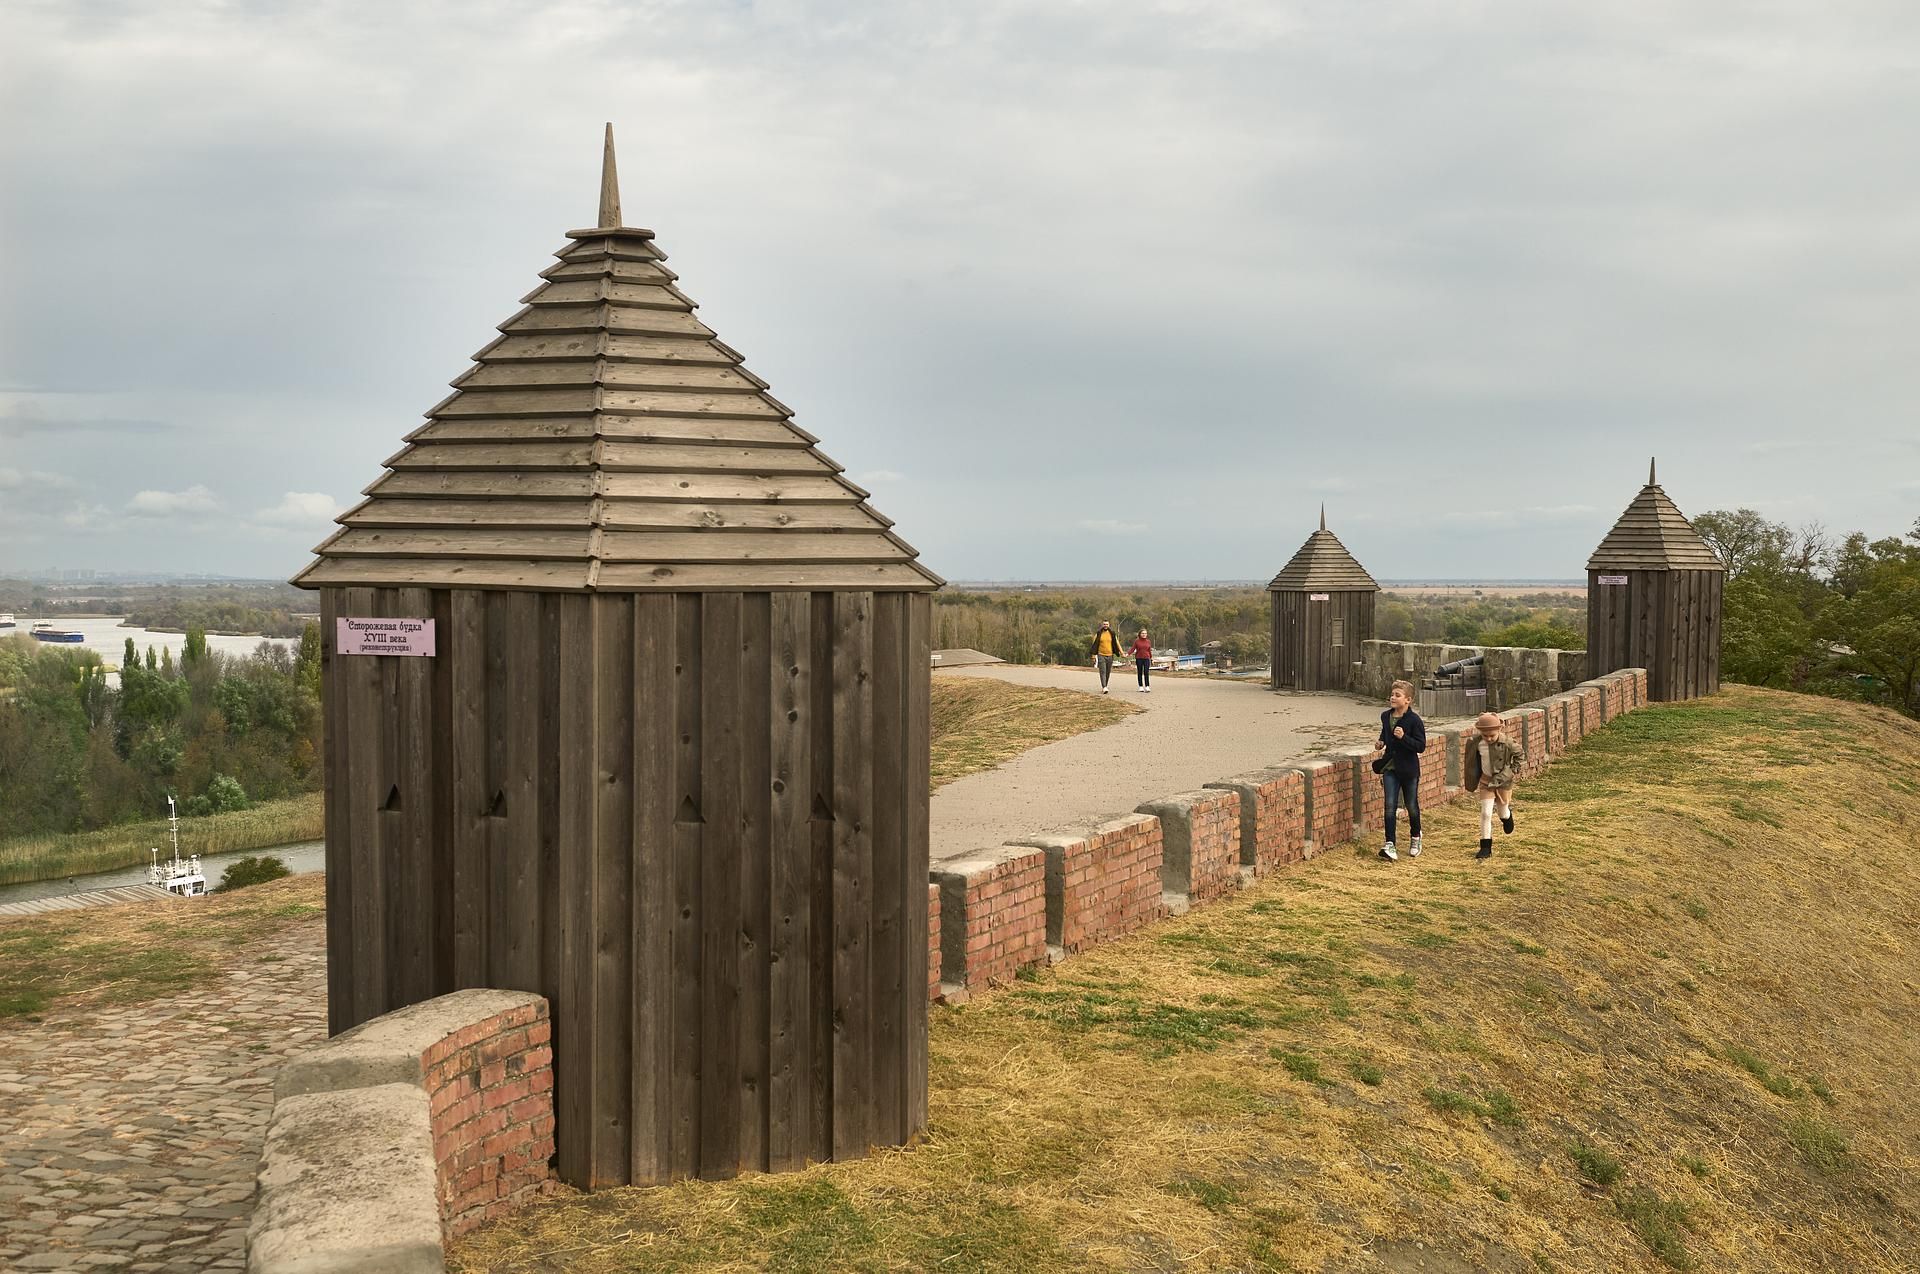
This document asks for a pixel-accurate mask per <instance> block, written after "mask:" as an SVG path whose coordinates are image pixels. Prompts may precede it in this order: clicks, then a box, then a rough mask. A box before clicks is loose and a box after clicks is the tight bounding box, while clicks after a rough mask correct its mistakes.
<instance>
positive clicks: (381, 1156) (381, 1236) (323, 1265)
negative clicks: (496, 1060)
mask: <svg viewBox="0 0 1920 1274" xmlns="http://www.w3.org/2000/svg"><path fill="white" fill-rule="evenodd" d="M247 1238H248V1249H249V1253H248V1258H247V1269H248V1271H249V1274H346V1271H349V1270H352V1271H357V1272H358V1274H440V1272H441V1271H443V1270H444V1269H445V1268H446V1265H445V1262H444V1260H443V1259H442V1257H441V1253H440V1205H439V1200H438V1198H437V1196H436V1194H435V1165H434V1159H433V1125H432V1121H431V1119H430V1118H429V1116H428V1113H427V1103H426V1101H425V1100H424V1099H423V1096H422V1094H421V1091H420V1089H419V1088H417V1087H415V1086H414V1085H412V1084H378V1085H375V1086H373V1087H371V1088H361V1089H356V1090H354V1091H352V1092H327V1093H309V1094H305V1095H302V1096H297V1097H290V1098H288V1099H286V1100H284V1101H280V1102H276V1103H275V1105H274V1111H273V1122H272V1124H271V1125H269V1127H268V1129H267V1138H266V1144H265V1145H264V1146H262V1147H261V1151H260V1173H259V1196H258V1202H257V1203H256V1205H255V1207H254V1212H253V1220H252V1223H251V1224H250V1225H249V1227H248V1233H247Z"/></svg>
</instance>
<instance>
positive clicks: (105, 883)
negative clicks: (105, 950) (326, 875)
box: [0, 840, 327, 902]
mask: <svg viewBox="0 0 1920 1274" xmlns="http://www.w3.org/2000/svg"><path fill="white" fill-rule="evenodd" d="M164 852H165V851H164V850H163V851H162V853H163V854H164ZM249 854H259V855H266V854H271V855H272V856H273V857H275V858H278V859H279V860H280V861H281V862H283V863H285V864H286V865H287V867H288V868H289V869H290V870H292V871H293V872H295V873H299V872H303V871H323V870H325V869H326V865H327V843H326V842H325V841H318V840H310V841H301V842H300V843H299V844H297V845H274V846H271V847H269V848H267V849H238V850H233V851H230V852H228V853H224V854H208V855H206V856H205V857H204V858H202V859H201V860H200V870H201V871H203V872H205V873H206V876H207V885H208V887H209V888H211V887H212V886H215V885H218V884H219V883H220V873H221V872H222V871H225V870H226V866H227V864H228V863H230V862H232V861H234V860H235V859H237V858H245V857H246V856H247V855H249ZM146 883H147V869H146V866H145V865H144V864H143V865H141V866H139V867H123V868H121V869H120V870H118V871H102V872H95V873H94V874H93V875H91V876H73V877H66V876H62V877H59V878H58V879H55V880H29V881H27V882H26V883H24V884H19V885H0V902H26V901H28V900H30V899H34V898H58V897H60V896H61V895H63V894H82V893H85V892H87V891H88V890H89V889H112V888H114V887H116V886H119V885H144V884H146Z"/></svg>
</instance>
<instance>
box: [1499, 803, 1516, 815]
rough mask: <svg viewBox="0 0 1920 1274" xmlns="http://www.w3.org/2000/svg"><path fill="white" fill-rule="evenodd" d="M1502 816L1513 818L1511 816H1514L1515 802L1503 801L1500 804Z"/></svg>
mask: <svg viewBox="0 0 1920 1274" xmlns="http://www.w3.org/2000/svg"><path fill="white" fill-rule="evenodd" d="M1500 817H1501V818H1511V817H1513V803H1512V802H1511V801H1503V802H1501V804H1500Z"/></svg>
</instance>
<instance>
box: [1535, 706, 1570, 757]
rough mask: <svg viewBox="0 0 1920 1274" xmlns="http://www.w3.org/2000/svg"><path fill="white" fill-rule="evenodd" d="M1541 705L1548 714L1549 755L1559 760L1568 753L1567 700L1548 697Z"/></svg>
mask: <svg viewBox="0 0 1920 1274" xmlns="http://www.w3.org/2000/svg"><path fill="white" fill-rule="evenodd" d="M1540 707H1541V710H1542V711H1544V712H1545V713H1546V714H1547V756H1548V757H1549V758H1552V759H1554V760H1558V759H1559V758H1560V757H1563V756H1565V755H1566V754H1567V746H1568V743H1567V701H1566V700H1565V699H1561V698H1553V699H1548V700H1547V701H1546V702H1544V703H1542V704H1541V705H1540Z"/></svg>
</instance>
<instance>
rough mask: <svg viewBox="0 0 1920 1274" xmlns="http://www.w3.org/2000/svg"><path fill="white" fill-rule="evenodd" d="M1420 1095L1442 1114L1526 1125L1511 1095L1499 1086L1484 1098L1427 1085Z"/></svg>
mask: <svg viewBox="0 0 1920 1274" xmlns="http://www.w3.org/2000/svg"><path fill="white" fill-rule="evenodd" d="M1420 1095H1421V1096H1423V1097H1425V1098H1426V1099H1427V1104H1428V1105H1429V1106H1432V1107H1433V1108H1434V1109H1435V1110H1437V1111H1439V1112H1440V1113H1441V1114H1444V1115H1476V1116H1478V1117H1479V1118H1481V1119H1487V1120H1491V1121H1492V1122H1493V1123H1496V1124H1498V1125H1500V1126H1501V1127H1502V1128H1519V1127H1522V1126H1524V1125H1525V1124H1526V1120H1525V1119H1524V1118H1522V1117H1521V1114H1520V1107H1519V1105H1518V1104H1517V1103H1516V1102H1515V1101H1514V1100H1513V1095H1512V1094H1511V1093H1507V1092H1503V1091H1502V1090H1500V1089H1498V1088H1496V1089H1493V1090H1492V1091H1491V1092H1489V1093H1487V1094H1486V1095H1485V1096H1484V1097H1475V1096H1473V1095H1472V1094H1471V1093H1463V1092H1458V1091H1456V1090H1454V1089H1451V1088H1439V1087H1432V1086H1430V1087H1427V1088H1424V1089H1422V1090H1421V1094H1420Z"/></svg>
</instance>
